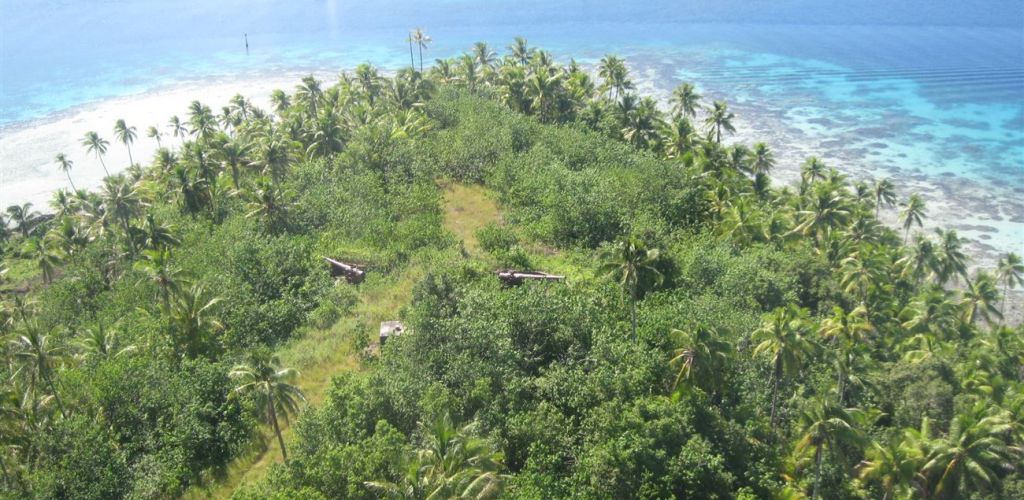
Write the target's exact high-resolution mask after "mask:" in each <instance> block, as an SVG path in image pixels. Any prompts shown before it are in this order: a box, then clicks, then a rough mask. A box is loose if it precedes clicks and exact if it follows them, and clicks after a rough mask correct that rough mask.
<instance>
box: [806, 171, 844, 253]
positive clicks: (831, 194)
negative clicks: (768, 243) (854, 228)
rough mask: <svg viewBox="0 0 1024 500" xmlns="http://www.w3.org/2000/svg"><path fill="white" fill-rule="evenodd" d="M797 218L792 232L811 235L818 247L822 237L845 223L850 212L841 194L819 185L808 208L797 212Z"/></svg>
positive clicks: (824, 185) (825, 185) (826, 186)
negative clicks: (798, 220) (797, 221)
mask: <svg viewBox="0 0 1024 500" xmlns="http://www.w3.org/2000/svg"><path fill="white" fill-rule="evenodd" d="M797 216H798V217H800V223H799V224H798V225H797V226H796V227H795V228H793V231H794V232H797V233H802V234H804V235H813V236H814V241H815V242H816V243H818V244H819V245H820V244H821V241H822V237H823V236H826V235H828V234H829V233H830V232H831V231H832V230H834V229H836V228H839V227H842V226H844V225H845V224H846V223H847V221H848V220H849V217H850V210H849V209H848V208H847V206H846V200H845V199H844V198H843V195H842V193H840V192H837V191H834V190H831V189H829V188H828V185H827V184H821V185H820V187H819V188H817V189H815V190H814V193H813V197H812V198H811V203H810V206H808V207H807V208H806V209H805V210H800V211H799V212H797Z"/></svg>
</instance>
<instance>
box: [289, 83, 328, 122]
mask: <svg viewBox="0 0 1024 500" xmlns="http://www.w3.org/2000/svg"><path fill="white" fill-rule="evenodd" d="M323 96H324V91H323V88H322V86H321V82H320V80H317V79H316V78H314V77H313V75H306V76H304V77H302V83H301V84H299V85H298V86H297V87H295V99H296V100H297V101H298V102H300V103H301V104H302V105H304V106H305V107H306V110H307V111H308V112H309V117H310V118H311V119H316V117H317V109H318V108H317V106H318V105H319V104H320V100H321V99H322V98H323Z"/></svg>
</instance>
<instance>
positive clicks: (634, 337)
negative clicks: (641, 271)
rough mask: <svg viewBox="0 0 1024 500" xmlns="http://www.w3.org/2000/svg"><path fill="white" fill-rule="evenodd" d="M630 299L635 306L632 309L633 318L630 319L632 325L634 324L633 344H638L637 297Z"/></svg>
mask: <svg viewBox="0 0 1024 500" xmlns="http://www.w3.org/2000/svg"><path fill="white" fill-rule="evenodd" d="M630 298H631V299H632V300H631V302H632V304H633V306H632V307H631V308H630V310H631V312H632V313H631V315H630V316H631V318H630V319H631V320H632V323H633V343H634V344H635V343H636V297H633V296H632V295H631V296H630Z"/></svg>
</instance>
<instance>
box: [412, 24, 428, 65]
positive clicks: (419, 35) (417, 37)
mask: <svg viewBox="0 0 1024 500" xmlns="http://www.w3.org/2000/svg"><path fill="white" fill-rule="evenodd" d="M412 42H413V43H415V44H416V47H418V48H419V52H420V73H422V72H423V49H426V48H427V46H429V45H430V42H431V39H430V36H429V35H427V34H426V33H424V32H423V28H416V29H414V30H413V31H412Z"/></svg>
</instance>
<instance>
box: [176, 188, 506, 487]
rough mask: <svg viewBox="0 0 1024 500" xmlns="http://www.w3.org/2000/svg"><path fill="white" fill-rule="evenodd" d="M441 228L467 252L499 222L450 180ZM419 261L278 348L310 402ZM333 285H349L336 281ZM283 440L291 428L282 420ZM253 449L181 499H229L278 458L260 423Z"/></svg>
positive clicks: (386, 310)
mask: <svg viewBox="0 0 1024 500" xmlns="http://www.w3.org/2000/svg"><path fill="white" fill-rule="evenodd" d="M444 200H445V205H444V210H445V228H446V229H447V230H448V231H450V232H451V233H452V234H454V235H455V236H456V238H458V239H460V240H462V241H463V242H464V245H465V248H466V251H467V252H469V253H470V255H478V254H479V253H480V250H479V247H478V245H477V241H476V235H475V233H476V230H477V229H479V228H481V227H483V226H484V225H486V224H487V223H489V222H500V221H501V214H500V212H499V210H498V206H497V205H496V204H495V203H494V201H493V200H492V199H491V198H490V196H489V194H488V192H487V190H486V189H484V188H483V187H480V186H463V185H458V184H455V185H449V186H446V187H445V188H444ZM427 267H428V266H426V265H425V264H424V263H423V262H416V261H414V262H412V263H410V264H409V265H408V266H407V267H406V268H405V269H403V270H402V271H401V272H400V273H398V274H395V275H391V276H380V275H372V274H371V275H370V276H369V277H368V278H367V281H366V282H365V283H363V284H361V285H359V302H358V303H357V304H356V306H355V307H354V308H353V309H352V311H351V312H350V314H348V315H346V316H345V317H343V318H342V319H340V320H339V321H338V322H336V323H335V324H334V325H332V326H331V327H330V328H325V329H316V328H307V329H305V330H304V331H303V333H302V334H301V335H299V336H297V337H296V338H295V339H294V340H292V341H291V342H289V343H288V344H286V345H285V346H283V347H282V348H281V349H279V350H278V352H277V354H278V357H280V359H281V363H282V365H283V366H289V367H292V368H295V369H297V370H299V378H298V380H297V384H298V386H299V388H301V389H302V391H303V392H304V393H305V394H306V399H307V401H308V402H309V404H310V405H317V404H320V403H321V402H322V401H323V399H324V396H325V395H326V393H327V390H328V389H329V388H330V385H331V379H332V378H333V377H334V376H335V375H337V374H339V373H344V372H349V371H358V370H361V369H362V365H361V363H360V353H359V352H358V349H357V347H356V345H357V343H356V340H357V339H358V338H359V337H360V336H364V337H368V338H371V339H374V338H376V336H377V332H378V326H379V325H380V322H381V321H387V320H393V319H398V318H399V314H400V311H401V310H402V308H403V307H405V306H406V305H407V304H409V302H410V301H411V300H412V288H413V285H415V284H416V282H418V281H419V280H420V279H421V278H422V277H423V276H424V275H425V274H426V269H427ZM338 286H349V285H346V284H339V285H338ZM281 432H282V434H283V436H284V439H285V444H286V445H287V444H288V443H290V442H291V441H292V435H293V430H292V428H291V426H290V425H288V423H286V422H284V421H283V420H282V421H281ZM259 433H260V436H259V438H258V439H257V440H256V442H255V443H253V449H252V450H251V451H250V452H248V453H245V454H243V455H241V456H239V457H238V458H236V459H235V460H233V461H232V462H231V463H230V464H228V466H227V468H226V469H225V470H224V471H222V472H221V474H219V475H218V476H217V477H216V478H213V479H211V480H209V481H207V483H206V484H205V485H203V486H202V487H198V486H197V487H193V488H191V489H190V490H188V491H187V492H186V493H185V495H184V497H185V498H190V499H192V498H195V499H198V498H228V497H230V496H231V493H232V492H233V491H234V490H235V489H236V488H238V487H239V486H241V485H243V484H246V483H250V482H254V481H257V480H259V479H260V478H262V477H263V476H264V475H265V474H266V473H267V470H268V469H269V468H270V466H271V465H272V464H275V463H280V462H281V460H282V458H281V451H280V450H279V449H278V447H277V444H276V441H275V440H274V436H273V431H271V430H270V427H269V426H264V427H262V428H261V429H260V431H259Z"/></svg>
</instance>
